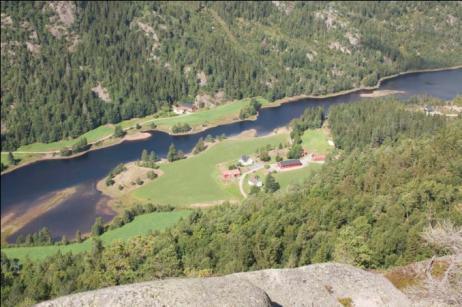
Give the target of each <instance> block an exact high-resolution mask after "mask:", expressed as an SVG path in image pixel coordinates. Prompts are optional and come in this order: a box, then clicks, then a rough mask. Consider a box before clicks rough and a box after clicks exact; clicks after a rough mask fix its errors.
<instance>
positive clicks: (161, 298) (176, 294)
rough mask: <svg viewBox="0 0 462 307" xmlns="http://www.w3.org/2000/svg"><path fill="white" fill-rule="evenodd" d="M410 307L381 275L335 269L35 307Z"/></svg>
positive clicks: (161, 284)
mask: <svg viewBox="0 0 462 307" xmlns="http://www.w3.org/2000/svg"><path fill="white" fill-rule="evenodd" d="M340 302H344V303H345V302H348V303H350V304H352V306H367V307H373V306H397V307H398V306H399V307H402V306H411V302H410V301H409V299H408V298H407V297H406V296H405V295H404V294H403V293H402V292H400V291H399V290H398V289H396V288H395V287H394V286H393V285H392V284H391V283H390V282H389V281H388V280H387V279H386V278H384V277H383V276H381V275H378V274H374V273H371V272H366V271H364V270H361V269H358V268H355V267H352V266H349V265H344V264H336V263H324V264H315V265H310V266H305V267H300V268H295V269H270V270H262V271H255V272H245V273H236V274H231V275H227V276H222V277H210V278H171V279H165V280H155V281H151V282H144V283H137V284H131V285H124V286H117V287H110V288H104V289H100V290H95V291H89V292H83V293H77V294H72V295H69V296H64V297H60V298H57V299H55V300H52V301H47V302H43V303H40V304H38V306H42V307H43V306H50V307H51V306H111V307H113V306H342V304H341V303H340Z"/></svg>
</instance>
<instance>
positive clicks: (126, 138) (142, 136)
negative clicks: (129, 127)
mask: <svg viewBox="0 0 462 307" xmlns="http://www.w3.org/2000/svg"><path fill="white" fill-rule="evenodd" d="M150 137H151V134H150V133H149V132H138V133H134V134H127V135H126V136H124V141H137V140H144V139H149V138H150Z"/></svg>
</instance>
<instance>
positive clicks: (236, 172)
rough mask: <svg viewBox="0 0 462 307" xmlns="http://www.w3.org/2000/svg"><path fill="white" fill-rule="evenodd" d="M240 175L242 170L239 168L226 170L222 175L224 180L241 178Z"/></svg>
mask: <svg viewBox="0 0 462 307" xmlns="http://www.w3.org/2000/svg"><path fill="white" fill-rule="evenodd" d="M240 175H241V170H240V169H238V168H236V169H231V170H226V171H224V172H222V173H221V176H222V178H223V179H224V180H228V179H233V178H236V177H239V176H240Z"/></svg>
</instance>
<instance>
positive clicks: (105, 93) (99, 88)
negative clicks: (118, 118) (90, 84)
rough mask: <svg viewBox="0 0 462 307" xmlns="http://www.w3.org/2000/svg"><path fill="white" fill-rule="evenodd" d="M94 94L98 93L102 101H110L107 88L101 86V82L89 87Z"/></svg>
mask: <svg viewBox="0 0 462 307" xmlns="http://www.w3.org/2000/svg"><path fill="white" fill-rule="evenodd" d="M91 90H92V91H93V92H94V93H95V94H96V95H98V97H99V98H101V100H103V101H104V102H111V96H110V95H109V91H108V90H107V88H105V87H103V86H101V83H99V82H98V85H97V86H95V87H94V88H92V89H91Z"/></svg>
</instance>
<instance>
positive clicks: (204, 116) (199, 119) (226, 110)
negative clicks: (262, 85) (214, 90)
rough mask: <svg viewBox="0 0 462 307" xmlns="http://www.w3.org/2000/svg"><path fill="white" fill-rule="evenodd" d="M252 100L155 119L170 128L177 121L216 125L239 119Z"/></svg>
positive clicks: (158, 124)
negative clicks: (243, 109) (242, 110)
mask: <svg viewBox="0 0 462 307" xmlns="http://www.w3.org/2000/svg"><path fill="white" fill-rule="evenodd" d="M257 100H258V101H259V102H260V103H261V104H262V105H265V104H267V103H268V101H267V100H265V99H264V98H261V97H258V98H257ZM249 102H250V98H247V99H242V100H237V101H234V102H232V103H227V104H224V105H220V106H218V107H216V108H213V109H209V110H204V111H200V112H196V113H192V114H189V115H186V116H177V117H171V118H164V119H159V120H154V122H155V123H156V125H157V126H159V127H160V128H170V127H172V126H173V125H175V124H177V123H187V124H189V125H190V126H191V127H198V126H203V125H207V126H210V125H216V124H219V123H221V122H223V121H225V120H228V119H231V120H233V119H239V112H240V111H241V109H242V108H243V107H244V106H246V105H247V104H248V103H249Z"/></svg>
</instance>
